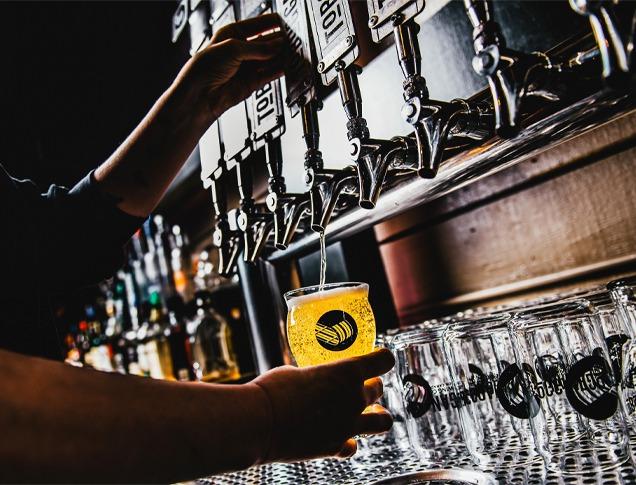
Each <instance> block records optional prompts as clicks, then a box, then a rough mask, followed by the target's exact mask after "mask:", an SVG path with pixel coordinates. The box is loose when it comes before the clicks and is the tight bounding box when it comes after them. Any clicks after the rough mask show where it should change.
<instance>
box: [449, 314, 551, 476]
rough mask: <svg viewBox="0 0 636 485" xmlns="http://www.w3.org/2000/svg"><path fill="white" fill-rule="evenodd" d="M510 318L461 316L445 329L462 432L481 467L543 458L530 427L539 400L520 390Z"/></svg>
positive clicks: (501, 315)
mask: <svg viewBox="0 0 636 485" xmlns="http://www.w3.org/2000/svg"><path fill="white" fill-rule="evenodd" d="M509 320H510V315H509V314H507V313H502V314H498V315H492V316H484V317H481V318H473V319H464V320H461V321H457V322H454V323H451V324H450V325H449V326H448V328H447V329H446V332H445V333H444V350H445V352H446V359H447V363H448V365H449V369H450V375H451V378H452V381H453V385H454V388H455V392H454V395H455V397H456V399H457V402H456V404H455V406H456V408H457V409H458V412H459V417H460V420H461V432H462V435H463V438H464V442H465V443H466V446H467V448H468V451H469V453H470V455H471V457H472V458H473V460H474V461H475V462H476V463H478V464H479V465H489V466H492V465H497V464H499V463H500V461H501V460H505V461H508V462H514V463H515V464H530V463H531V462H535V463H537V464H540V462H541V458H540V456H539V455H538V454H537V453H536V452H535V449H534V440H533V438H532V430H531V427H530V418H531V417H532V416H533V415H534V414H536V413H537V412H538V404H537V403H536V402H535V400H534V399H531V400H528V399H527V395H526V393H524V391H523V387H522V382H521V380H522V379H521V371H520V369H519V367H518V366H517V365H516V363H515V356H514V351H513V348H512V344H511V341H510V336H509V332H508V323H509Z"/></svg>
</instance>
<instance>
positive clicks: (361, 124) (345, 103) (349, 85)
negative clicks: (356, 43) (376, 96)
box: [338, 64, 369, 140]
mask: <svg viewBox="0 0 636 485" xmlns="http://www.w3.org/2000/svg"><path fill="white" fill-rule="evenodd" d="M359 73H360V68H359V67H358V66H356V65H355V64H352V65H351V66H349V67H347V68H346V69H339V70H338V90H339V91H340V99H341V100H342V107H343V108H344V110H345V114H346V115H347V120H348V121H347V137H348V138H349V140H353V139H355V138H357V139H360V140H366V139H367V138H369V129H368V128H367V120H365V119H364V117H363V116H362V96H361V94H360V84H359V83H358V74H359Z"/></svg>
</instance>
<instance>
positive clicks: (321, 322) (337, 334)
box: [315, 310, 358, 352]
mask: <svg viewBox="0 0 636 485" xmlns="http://www.w3.org/2000/svg"><path fill="white" fill-rule="evenodd" d="M315 333H316V340H317V341H318V343H319V344H320V345H321V346H322V347H323V348H325V349H327V350H331V351H333V352H340V351H342V350H345V349H348V348H349V347H351V346H352V345H353V343H354V342H355V341H356V338H357V337H358V326H357V325H356V321H355V320H354V318H353V317H352V316H351V315H349V314H348V313H347V312H344V311H342V310H331V311H328V312H327V313H325V314H323V315H322V316H321V317H320V318H319V319H318V323H316V328H315Z"/></svg>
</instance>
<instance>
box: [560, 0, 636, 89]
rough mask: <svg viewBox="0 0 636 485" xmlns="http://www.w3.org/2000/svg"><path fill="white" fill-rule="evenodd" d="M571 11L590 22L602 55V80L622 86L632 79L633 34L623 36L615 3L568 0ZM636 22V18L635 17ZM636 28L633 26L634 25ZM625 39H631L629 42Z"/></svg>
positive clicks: (601, 0)
mask: <svg viewBox="0 0 636 485" xmlns="http://www.w3.org/2000/svg"><path fill="white" fill-rule="evenodd" d="M569 2H570V6H571V7H572V9H573V10H574V11H575V12H576V13H578V14H579V15H584V16H587V17H588V18H589V20H590V25H591V27H592V32H593V33H594V38H595V39H596V45H597V46H598V50H599V52H600V54H601V62H602V64H603V71H602V73H603V79H604V80H605V82H607V83H608V84H609V85H612V86H621V85H624V84H625V82H626V81H627V80H628V79H629V72H630V68H631V63H630V58H629V57H630V53H631V51H632V50H633V42H634V39H633V34H634V32H628V33H627V35H623V34H622V33H621V29H620V27H619V25H620V24H619V22H618V20H617V18H616V13H615V11H614V4H615V3H616V2H613V1H610V0H569ZM634 19H636V17H634ZM631 28H632V29H633V28H634V27H633V25H632V26H631ZM624 39H628V40H627V42H626V41H625V40H624Z"/></svg>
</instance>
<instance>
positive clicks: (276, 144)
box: [265, 138, 286, 195]
mask: <svg viewBox="0 0 636 485" xmlns="http://www.w3.org/2000/svg"><path fill="white" fill-rule="evenodd" d="M265 164H266V165H267V172H268V174H269V180H268V185H269V191H270V192H273V193H275V194H279V195H281V194H284V193H285V191H286V187H285V178H284V177H283V150H282V147H281V142H280V138H276V139H275V140H270V141H268V142H267V144H266V145H265Z"/></svg>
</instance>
